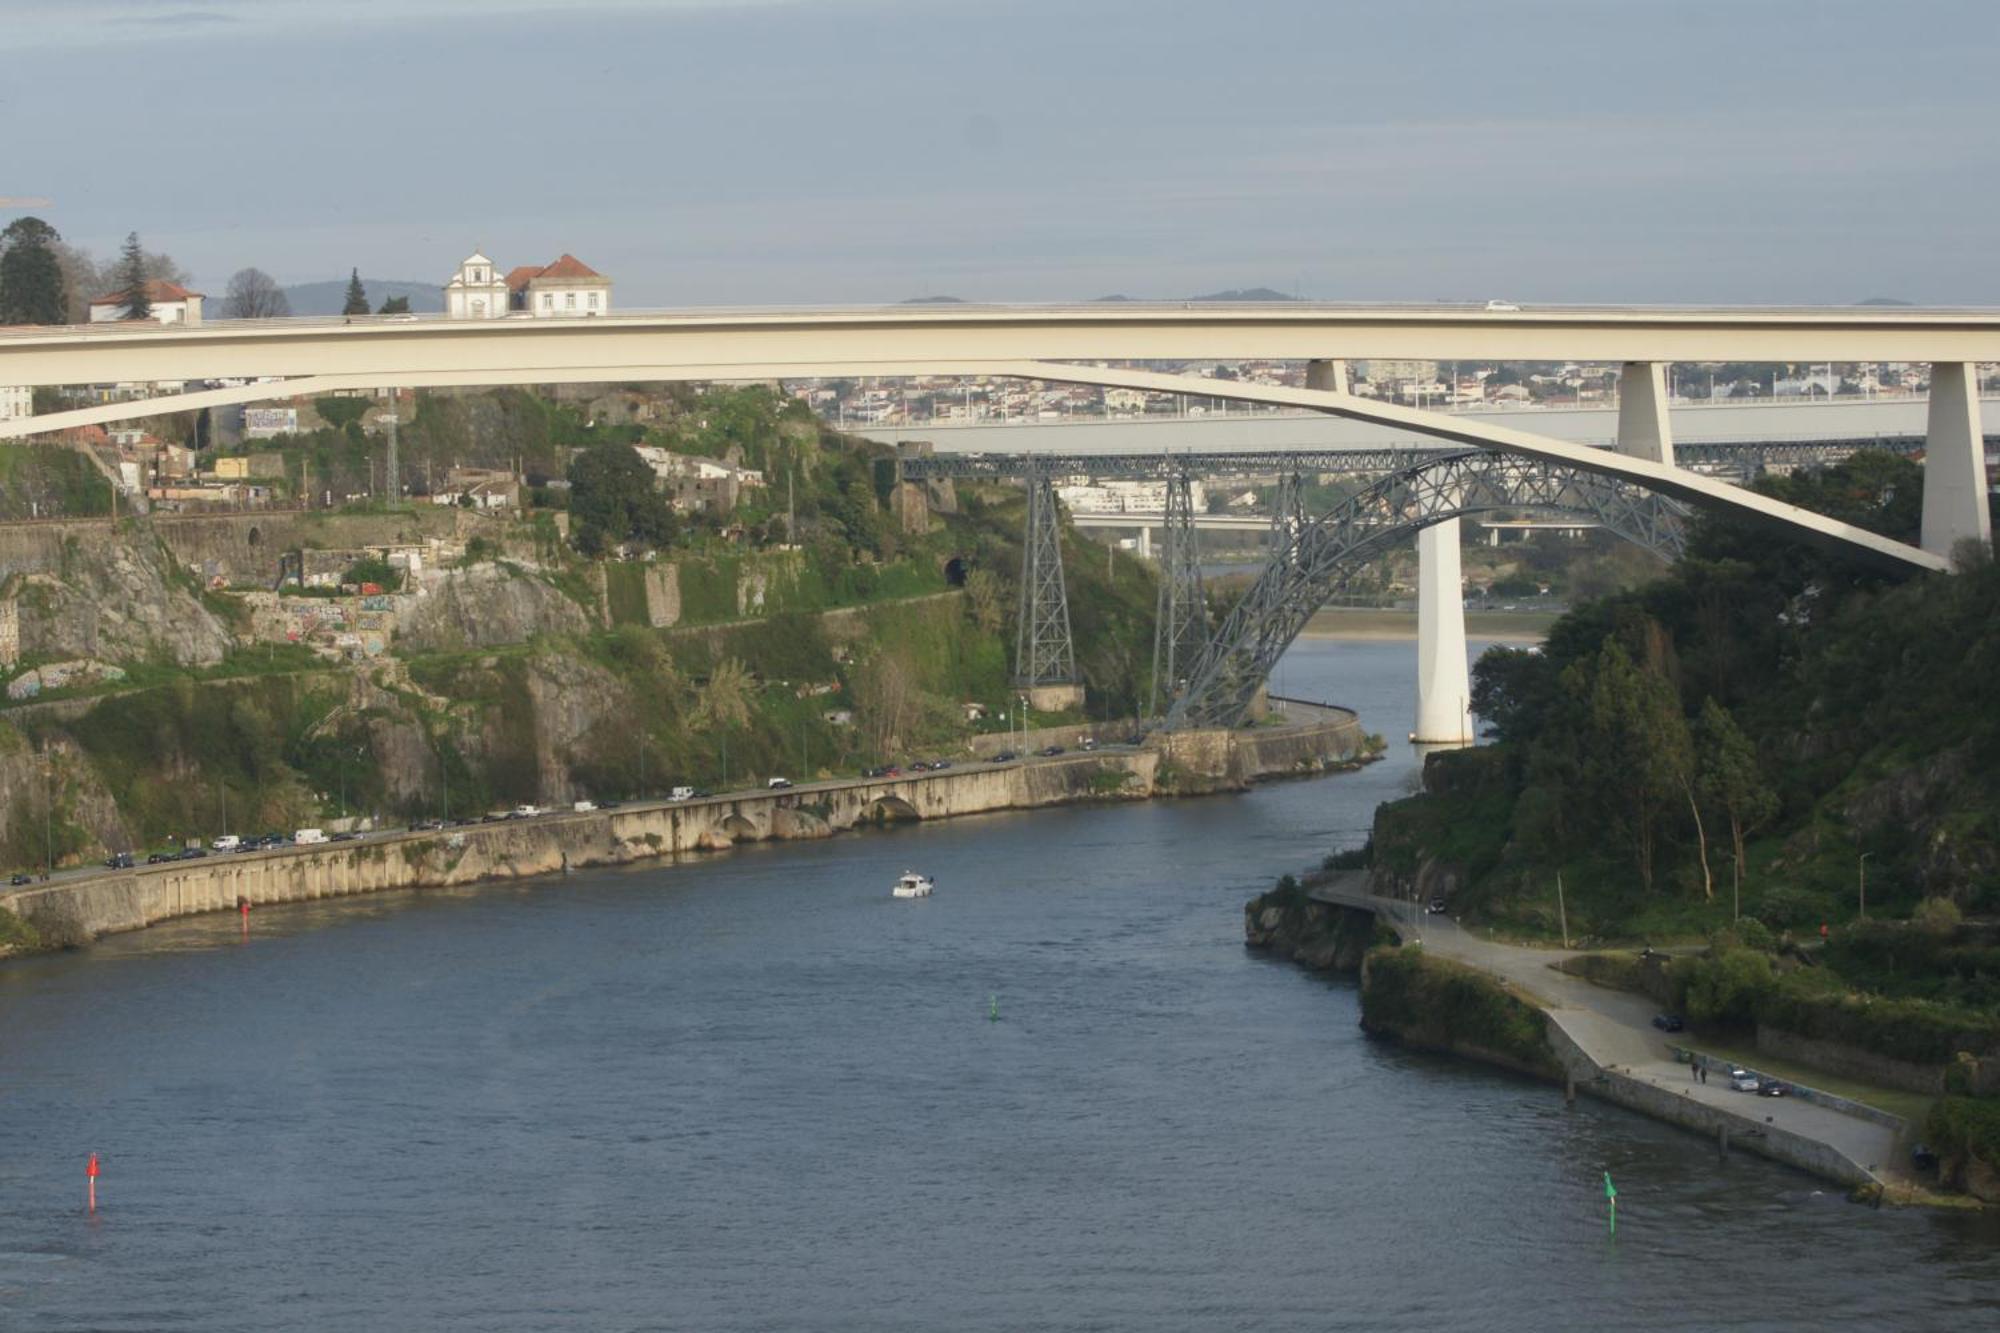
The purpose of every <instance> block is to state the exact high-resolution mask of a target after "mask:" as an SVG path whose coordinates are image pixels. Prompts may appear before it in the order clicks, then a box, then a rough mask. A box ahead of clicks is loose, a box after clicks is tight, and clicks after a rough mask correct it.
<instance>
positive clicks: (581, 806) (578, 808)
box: [570, 801, 597, 815]
mask: <svg viewBox="0 0 2000 1333" xmlns="http://www.w3.org/2000/svg"><path fill="white" fill-rule="evenodd" d="M596 808H597V802H595V801H578V802H577V803H576V804H575V805H573V806H571V807H570V809H571V810H574V811H575V812H576V813H577V814H580V815H587V814H589V813H590V812H591V811H592V810H595V809H596Z"/></svg>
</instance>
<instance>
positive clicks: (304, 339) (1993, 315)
mask: <svg viewBox="0 0 2000 1333" xmlns="http://www.w3.org/2000/svg"><path fill="white" fill-rule="evenodd" d="M1383 357H1389V358H1423V359H1436V360H1467V361H1471V360H1479V361H1499V362H1524V361H1566V360H1580V361H1594V362H1600V363H1603V362H1613V363H1618V364H1619V365H1621V367H1622V370H1621V373H1620V382H1619V395H1618V404H1619V405H1618V414H1617V422H1616V430H1615V433H1614V436H1613V441H1612V444H1611V446H1610V447H1608V448H1605V447H1593V446H1591V445H1588V444H1580V443H1577V442H1575V441H1573V440H1565V439H1561V438H1557V437H1556V436H1553V435H1550V434H1546V433H1541V432H1538V431H1536V430H1534V429H1530V428H1527V427H1532V426H1534V425H1535V424H1537V423H1536V422H1535V421H1534V420H1533V419H1528V420H1524V421H1522V422H1521V423H1520V424H1514V423H1513V422H1512V421H1505V422H1499V421H1491V420H1482V419H1477V418H1474V417H1472V416H1470V415H1463V414H1455V413H1448V412H1437V411H1427V410H1423V409H1419V408H1410V407H1402V406H1399V405H1396V404H1392V403H1384V402H1379V401H1377V400H1375V399H1372V398H1366V397H1363V396H1361V395H1357V394H1355V393H1352V392H1351V391H1350V389H1349V384H1348V378H1347V372H1346V365H1347V362H1348V361H1349V360H1350V359H1364V358H1383ZM1219 360H1291V361H1297V362H1303V363H1305V365H1306V367H1307V370H1306V376H1305V378H1306V384H1305V387H1303V388H1294V387H1290V386H1284V385H1271V384H1258V383H1249V382H1244V381H1235V380H1217V379H1210V378H1204V377H1202V376H1199V375H1189V374H1174V373H1166V372H1163V371H1159V370H1151V369H1144V368H1141V367H1142V366H1144V365H1146V364H1155V365H1157V364H1187V363H1198V362H1204V361H1219ZM1675 361H1681V362H1687V361H1718V362H1726V361H1734V362H1745V361H1749V362H1774V361H1775V362H1816V361H1894V362H1906V363H1907V362H1923V363H1927V364H1929V365H1930V367H1931V376H1930V383H1931V390H1930V395H1929V399H1928V402H1927V405H1926V407H1925V417H1924V429H1923V437H1924V454H1925V469H1924V470H1925V480H1924V497H1923V523H1922V536H1921V541H1920V543H1919V544H1918V545H1917V546H1909V545H1905V544H1904V543H1901V542H1897V541H1893V540H1890V539H1888V538H1885V537H1882V536H1880V535H1878V534H1876V533H1872V532H1869V531H1867V530H1865V529H1862V528H1858V527H1855V526H1853V525H1850V524H1845V523H1840V522H1838V521H1836V520H1833V519H1830V518H1827V517H1825V516H1824V515H1819V514H1814V513H1811V512H1809V511H1806V510H1803V509H1800V508H1797V507H1796V506H1792V505H1787V504H1783V503H1780V502H1778V501H1775V500H1772V499H1769V498H1767V497H1764V496H1760V495H1757V494H1755V493H1753V492H1750V491H1747V490H1743V489H1741V488H1738V487H1734V486H1731V485H1729V484H1728V483H1726V482H1724V481H1722V480H1719V479H1717V478H1714V477H1711V476H1707V475H1705V474H1703V473H1701V472H1698V471H1695V470H1693V469H1691V468H1688V467H1686V466H1683V465H1682V461H1683V460H1681V459H1680V458H1679V457H1678V456H1677V453H1676V448H1675V441H1674V433H1673V428H1672V422H1671V417H1670V404H1669V402H1668V399H1667V395H1666V392H1665V379H1664V374H1663V371H1664V367H1665V366H1666V365H1667V364H1668V363H1670V362H1675ZM1984 362H2000V312H1996V311H1988V310H1968V309H1943V310H1924V309H1915V308H1902V307H1897V308H1882V307H1844V308H1836V309H1820V308H1720V309H1697V308H1678V307H1529V308H1526V309H1505V310H1496V309H1489V308H1486V307H1482V306H1473V305H1406V306H1350V305H1328V304H1311V303H1302V302H1301V303H1291V302H1287V303H1269V304H1257V305H1226V304H1219V303H1206V302H1195V303H1178V304H1157V305H1156V304H1145V303H1136V302H1134V303H1125V302H1120V303H1115V304H1111V303H1099V304H1093V305H1084V306H982V305H950V306H939V305H921V306H890V307H866V308H847V309H796V310H705V311H680V312H636V313H624V314H619V315H613V316H605V317H601V318H590V319H575V320H543V319H533V318H525V319H513V318H508V319H492V320H447V319H442V318H429V319H426V318H409V317H366V316H361V317H354V318H351V319H340V320H323V319H287V320H269V321H240V322H238V321H232V322H219V323H207V324H199V325H192V326H189V325H176V326H158V325H152V324H147V323H143V322H140V323H113V324H94V325H84V326H72V327H63V328H30V329H13V330H8V331H6V332H5V333H0V383H4V384H17V385H30V386H42V385H71V384H105V383H186V382H190V381H192V382H197V383H212V382H215V381H268V382H264V383H243V384H240V385H231V386H230V387H225V388H219V389H206V390H200V391H197V392H193V393H185V394H174V395H165V396H162V397H160V398H157V399H152V400H147V401H145V402H143V403H129V402H128V403H119V404H111V405H107V406H105V407H100V408H88V409H81V410H78V411H73V412H63V413H53V414H49V415H46V416H41V417H30V418H26V419H21V420H16V421H12V422H5V423H0V438H5V437H8V436H20V435H25V434H31V433H35V432H39V431H43V430H50V429H56V428H60V427H64V426H71V425H80V424H86V423H87V422H92V421H110V420H120V419H131V418H134V417H139V416H144V415H148V414H153V413H159V412H170V411H182V410H187V409H190V408H198V407H206V406H220V405H224V404H228V403H239V402H255V401H262V400H268V399H271V398H274V397H291V396H294V395H299V394H316V393H326V392H331V391H335V390H344V389H362V390H367V389H384V388H391V387H394V388H422V387H439V386H453V385H493V384H549V383H600V382H612V383H619V382H638V383H648V382H661V381H677V380H704V381H732V380H735V381H741V380H777V379H788V378H789V379H803V378H830V377H850V376H859V377H867V376H875V377H895V376H910V375H930V376H940V375H942V376H982V375H983V376H1002V377H1015V378H1021V379H1029V380H1040V381H1044V382H1053V383H1071V384H1088V385H1097V386H1101V387H1106V388H1129V389H1139V390H1145V391H1151V392H1158V393H1167V394H1184V395H1188V396H1190V397H1196V398H1201V399H1206V400H1226V401H1229V402H1234V403H1243V404H1249V405H1254V406H1258V407H1264V408H1277V409H1286V410H1291V411H1295V412H1305V413H1316V414H1321V415H1325V416H1331V417H1337V418H1341V419H1344V420H1348V421H1356V422H1363V423H1367V424H1369V425H1371V426H1373V427H1378V428H1382V429H1385V430H1389V431H1394V432H1401V433H1406V434H1409V435H1415V436H1421V437H1424V438H1426V439H1427V440H1430V441H1435V442H1441V443H1442V444H1445V445H1450V446H1453V447H1455V448H1456V449H1457V450H1460V451H1463V452H1460V453H1457V454H1454V455H1452V456H1451V457H1450V459H1449V460H1448V461H1443V462H1438V463H1429V464H1424V465H1421V466H1418V467H1415V468H1410V469H1404V470H1402V471H1399V472H1393V473H1390V474H1389V475H1388V476H1386V477H1385V478H1384V479H1383V480H1382V481H1381V482H1379V483H1377V485H1376V486H1374V487H1371V488H1369V491H1368V492H1366V493H1365V495H1364V496H1363V497H1357V500H1356V502H1355V503H1354V504H1351V505H1347V506H1343V507H1342V511H1341V512H1340V513H1338V514H1328V515H1320V516H1314V517H1313V518H1312V519H1311V521H1310V522H1306V521H1304V519H1303V518H1301V519H1298V520H1294V521H1295V522H1296V523H1297V534H1296V537H1295V539H1294V540H1293V541H1292V542H1291V543H1290V544H1289V545H1288V546H1286V547H1284V548H1281V550H1280V552H1279V554H1281V555H1283V556H1284V558H1285V559H1286V560H1288V561H1289V562H1290V563H1289V568H1290V569H1291V571H1292V572H1291V573H1290V574H1289V575H1287V576H1285V577H1284V578H1283V579H1278V578H1276V576H1275V575H1274V586H1273V587H1271V588H1270V589H1268V590H1266V591H1268V592H1269V593H1270V596H1271V601H1270V602H1269V603H1268V604H1267V605H1266V607H1265V613H1267V614H1265V619H1264V620H1263V621H1262V622H1259V623H1254V624H1244V625H1239V626H1238V627H1237V629H1238V630H1240V631H1242V632H1243V633H1242V635H1241V637H1240V639H1239V641H1238V642H1236V643H1233V644H1225V645H1217V644H1211V645H1210V646H1209V647H1208V648H1206V649H1204V650H1202V652H1201V653H1200V654H1199V656H1198V657H1197V659H1196V664H1197V669H1196V671H1195V672H1193V673H1188V674H1187V679H1188V681H1189V684H1188V685H1187V687H1185V688H1183V687H1181V686H1180V685H1179V684H1178V682H1179V680H1180V679H1181V675H1180V674H1179V661H1180V660H1181V659H1179V658H1176V660H1175V670H1176V674H1175V675H1173V676H1171V677H1170V680H1171V681H1173V682H1174V684H1175V693H1176V700H1175V703H1174V705H1173V712H1172V717H1173V720H1175V721H1176V722H1184V721H1188V720H1191V716H1192V714H1191V712H1190V708H1191V704H1190V700H1195V701H1199V706H1200V707H1201V708H1216V709H1220V710H1222V711H1220V712H1217V713H1215V714H1214V716H1215V717H1227V715H1228V714H1227V710H1228V709H1229V708H1232V707H1235V706H1236V702H1237V701H1242V702H1245V703H1247V699H1248V695H1247V694H1245V693H1244V685H1245V675H1244V673H1245V672H1246V671H1247V670H1250V669H1254V667H1255V665H1256V664H1257V663H1259V662H1265V661H1269V660H1275V657H1274V651H1281V649H1282V645H1281V644H1276V643H1275V636H1277V635H1279V634H1282V633H1283V631H1284V628H1285V626H1286V625H1288V624H1290V623H1291V622H1292V621H1293V620H1294V619H1297V611H1298V608H1299V606H1300V605H1302V604H1303V599H1305V598H1308V597H1310V596H1311V595H1313V589H1314V588H1316V587H1323V586H1325V585H1326V581H1327V580H1328V579H1329V578H1334V577H1337V575H1338V568H1339V567H1340V566H1341V564H1342V562H1343V561H1346V560H1350V559H1353V558H1355V556H1356V553H1357V552H1361V551H1364V550H1365V549H1366V548H1367V547H1368V544H1369V541H1370V540H1371V534H1383V533H1387V532H1390V531H1395V530H1401V531H1405V532H1407V531H1409V530H1411V529H1413V528H1414V529H1416V530H1418V531H1419V534H1420V535H1419V538H1418V540H1419V548H1420V550H1422V551H1423V552H1424V553H1425V556H1426V565H1427V567H1428V568H1430V569H1432V570H1433V571H1434V573H1433V574H1430V575H1427V576H1426V581H1427V582H1431V581H1436V582H1439V583H1443V582H1444V581H1445V580H1446V576H1447V573H1448V572H1449V573H1450V574H1451V575H1452V577H1451V578H1450V582H1451V583H1452V585H1453V586H1454V587H1455V586H1456V578H1455V573H1456V571H1455V570H1448V568H1447V566H1446V564H1445V563H1444V562H1445V561H1447V560H1449V561H1451V562H1452V563H1453V564H1455V563H1456V553H1457V535H1456V532H1455V526H1456V519H1457V518H1458V517H1460V516H1461V515H1463V514H1466V513H1473V512H1485V511H1488V510H1491V509H1494V508H1501V507H1505V508H1509V509H1516V508H1546V509H1549V510H1552V511H1560V512H1580V511H1591V512H1603V513H1606V514H1611V515H1617V516H1620V521H1627V520H1629V521H1630V522H1631V523H1632V524H1633V525H1634V526H1635V529H1636V528H1637V527H1641V526H1643V525H1645V524H1647V523H1652V522H1655V521H1658V520H1659V519H1660V518H1661V516H1662V515H1663V514H1665V513H1667V511H1666V510H1665V509H1664V508H1663V506H1667V505H1676V504H1677V505H1689V504H1701V505H1708V506H1716V507H1720V508H1722V509H1725V510H1728V511H1731V512H1735V513H1738V514H1740V515H1742V516H1744V517H1746V518H1748V519H1751V520H1753V521H1756V522H1759V523H1763V524H1765V525H1768V526H1770V527H1772V528H1774V529H1776V530H1778V531H1781V532H1784V533H1786V534H1789V535H1791V536H1793V537H1795V538H1796V539H1798V540H1801V541H1807V542H1812V543H1815V544H1818V545H1821V546H1825V547H1828V548H1831V549H1834V550H1838V551H1840V552H1843V553H1845V554H1847V555H1850V556H1852V557H1853V558H1855V559H1859V560H1864V561H1868V562H1871V563H1873V564H1876V565H1878V566H1882V567H1885V568H1889V569H1893V570H1900V571H1906V572H1909V573H1924V572H1939V571H1945V570H1948V569H1949V568H1950V565H1951V559H1950V557H1951V554H1952V552H1953V550H1954V548H1955V547H1956V546H1957V545H1958V543H1960V542H1964V541H1973V542H1979V543H1985V544H1989V545H1990V542H1991V537H1992V534H1991V531H1990V525H1989V520H1988V517H1987V512H1988V511H1987V486H1986V474H1985V459H1984V436H1983V431H1982V423H1981V404H1980V401H1979V398H1978V396H1977V384H1978V378H1977V374H1976V367H1977V365H1978V364H1980V363H1984ZM1114 363H1115V364H1114ZM1482 458H1484V459H1487V460H1488V461H1487V462H1484V463H1482V462H1481V461H1480V460H1481V459H1482ZM1496 460H1497V461H1496ZM1535 476H1539V477H1540V480H1539V481H1536V480H1534V479H1533V477H1535ZM1523 487H1533V488H1538V489H1536V490H1535V491H1534V494H1535V495H1536V496H1538V497H1539V503H1538V504H1536V505H1523V504H1521V503H1520V501H1521V500H1522V498H1523V496H1524V494H1526V492H1524V491H1523V490H1522V489H1521V488H1523ZM1046 489H1047V488H1046V487H1041V486H1037V485H1032V484H1031V485H1030V487H1029V494H1030V505H1029V531H1030V539H1031V540H1030V552H1031V556H1032V555H1033V552H1034V551H1035V549H1036V543H1037V542H1042V543H1052V542H1053V541H1054V540H1055V522H1056V516H1055V513H1054V510H1053V507H1052V502H1050V504H1049V505H1047V506H1045V505H1044V504H1043V502H1042V500H1043V495H1044V492H1045V491H1046ZM1503 498H1504V500H1505V501H1506V503H1505V504H1504V505H1503V504H1502V503H1501V501H1502V499H1503ZM1385 515H1393V516H1394V521H1393V522H1391V521H1389V520H1388V519H1387V518H1385ZM1447 548H1448V550H1449V555H1447V554H1446V552H1447ZM1030 568H1031V570H1033V571H1034V577H1032V578H1024V579H1023V580H1022V583H1023V611H1024V614H1023V617H1022V631H1021V632H1022V636H1023V643H1022V645H1021V646H1022V648H1023V651H1022V653H1021V664H1022V668H1023V670H1022V680H1021V684H1022V686H1023V687H1024V688H1026V689H1030V690H1035V691H1068V692H1069V693H1070V695H1071V697H1074V693H1075V691H1076V690H1077V688H1078V685H1077V677H1076V673H1075V666H1074V661H1073V659H1072V658H1070V657H1068V656H1067V655H1066V654H1064V653H1062V652H1060V651H1059V650H1058V647H1057V644H1058V639H1059V638H1060V639H1061V640H1063V641H1066V639H1067V634H1066V632H1065V633H1064V634H1062V635H1060V636H1058V635H1056V634H1055V632H1054V631H1055V628H1056V626H1055V625H1054V616H1055V608H1056V607H1057V606H1059V605H1060V599H1059V597H1058V596H1056V594H1057V593H1059V589H1056V588H1052V587H1048V586H1045V584H1046V583H1047V581H1048V580H1049V579H1050V578H1051V577H1054V578H1059V577H1060V574H1059V571H1060V561H1059V560H1055V561H1048V560H1038V559H1031V562H1030ZM1169 576H1170V577H1171V576H1172V574H1171V571H1169ZM1433 600H1436V599H1433ZM1279 608H1282V609H1281V611H1280V610H1278V609H1279ZM1239 610H1241V608H1239ZM1308 614H1309V612H1308ZM1299 623H1300V624H1302V623H1303V621H1302V620H1300V621H1299ZM1225 628H1227V627H1225ZM1064 629H1065V631H1066V626H1065V627H1064ZM1286 641H1287V642H1288V641H1289V640H1288V639H1287V640H1286ZM1274 645H1275V646H1274ZM1433 645H1434V648H1435V649H1437V650H1438V651H1437V652H1436V653H1435V654H1434V656H1435V657H1436V659H1437V660H1436V662H1434V663H1433V665H1436V666H1438V667H1439V669H1440V670H1445V669H1447V668H1448V659H1449V657H1450V656H1451V654H1450V653H1449V651H1448V649H1449V645H1448V644H1441V643H1437V642H1436V640H1435V639H1433ZM1456 657H1457V661H1458V663H1459V666H1458V675H1459V676H1461V677H1462V675H1463V649H1462V644H1461V645H1460V648H1459V651H1458V652H1457V654H1456ZM1225 659H1226V660H1225ZM1454 683H1455V682H1454V681H1453V680H1449V679H1445V678H1444V677H1440V678H1439V681H1438V682H1437V683H1436V684H1435V686H1434V687H1433V688H1430V689H1428V690H1427V691H1426V693H1427V696H1428V697H1429V698H1430V699H1431V701H1432V706H1433V707H1442V706H1443V705H1442V704H1441V703H1440V702H1439V701H1441V700H1444V699H1447V698H1449V697H1450V695H1451V693H1452V686H1453V684H1454ZM1452 707H1453V708H1455V709H1456V710H1457V713H1458V716H1459V717H1460V718H1461V719H1462V717H1463V705H1462V703H1459V704H1455V705H1452ZM1418 730H1419V732H1420V733H1425V732H1429V731H1432V730H1435V731H1436V732H1437V733H1438V736H1439V738H1451V736H1452V733H1454V732H1456V733H1458V734H1461V735H1462V734H1463V733H1464V732H1465V731H1466V730H1467V728H1466V727H1465V725H1464V723H1463V722H1462V721H1461V722H1459V724H1458V725H1457V726H1456V727H1454V726H1453V725H1452V722H1451V720H1450V719H1449V718H1443V719H1439V720H1438V723H1437V726H1436V727H1435V728H1433V727H1432V726H1431V724H1430V723H1429V722H1428V721H1426V722H1422V723H1420V725H1419V728H1418ZM1426 738H1429V737H1426Z"/></svg>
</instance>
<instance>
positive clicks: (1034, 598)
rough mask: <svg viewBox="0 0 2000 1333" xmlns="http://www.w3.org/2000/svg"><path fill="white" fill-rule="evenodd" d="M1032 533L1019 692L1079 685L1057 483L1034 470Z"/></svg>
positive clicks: (1024, 583) (1020, 628)
mask: <svg viewBox="0 0 2000 1333" xmlns="http://www.w3.org/2000/svg"><path fill="white" fill-rule="evenodd" d="M1027 484H1028V532H1027V541H1026V542H1025V543H1024V544H1023V546H1022V548H1021V614H1020V619H1019V621H1018V623H1017V626H1016V629H1015V638H1014V683H1015V684H1016V685H1018V686H1031V685H1071V684H1074V683H1076V650H1075V648H1074V646H1073V645H1072V643H1071V640H1070V632H1069V591H1068V589H1067V588H1066V587H1065V586H1064V585H1063V569H1062V519H1061V515H1060V514H1058V513H1057V511H1056V487H1055V480H1054V478H1053V477H1052V476H1051V475H1050V474H1049V473H1048V472H1046V471H1044V470H1043V469H1041V468H1038V467H1032V466H1031V467H1030V468H1029V471H1028V475H1027Z"/></svg>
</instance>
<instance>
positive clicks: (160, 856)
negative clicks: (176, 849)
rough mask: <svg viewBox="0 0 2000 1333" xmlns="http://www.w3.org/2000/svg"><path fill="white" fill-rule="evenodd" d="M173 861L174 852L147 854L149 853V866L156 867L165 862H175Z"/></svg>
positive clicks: (147, 858)
mask: <svg viewBox="0 0 2000 1333" xmlns="http://www.w3.org/2000/svg"><path fill="white" fill-rule="evenodd" d="M173 859H174V854H173V853H172V852H147V853H146V864H147V865H149V866H156V865H160V864H162V863H163V862H167V861H171V860H173Z"/></svg>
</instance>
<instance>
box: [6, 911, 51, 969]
mask: <svg viewBox="0 0 2000 1333" xmlns="http://www.w3.org/2000/svg"><path fill="white" fill-rule="evenodd" d="M41 947H42V937H41V936H40V935H38V934H36V933H35V928H34V927H33V926H31V925H29V924H28V923H27V922H25V921H23V920H22V919H21V918H20V917H18V916H15V915H14V914H13V913H12V912H10V911H8V910H7V909H6V908H4V907H0V958H4V957H5V956H6V955H8V954H10V953H27V952H29V951H30V950H33V949H39V948H41Z"/></svg>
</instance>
